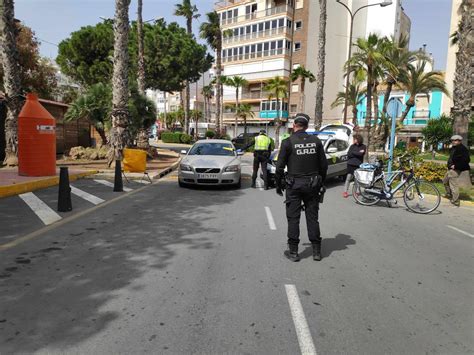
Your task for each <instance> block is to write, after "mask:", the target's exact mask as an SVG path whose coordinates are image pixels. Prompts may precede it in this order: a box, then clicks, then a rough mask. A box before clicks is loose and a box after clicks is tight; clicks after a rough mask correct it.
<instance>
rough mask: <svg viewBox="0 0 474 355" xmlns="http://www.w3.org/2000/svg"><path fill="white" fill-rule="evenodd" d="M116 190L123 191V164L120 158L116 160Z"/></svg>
mask: <svg viewBox="0 0 474 355" xmlns="http://www.w3.org/2000/svg"><path fill="white" fill-rule="evenodd" d="M114 192H123V181H122V165H121V163H120V160H116V161H115V179H114Z"/></svg>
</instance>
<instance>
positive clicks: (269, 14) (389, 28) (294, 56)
mask: <svg viewBox="0 0 474 355" xmlns="http://www.w3.org/2000/svg"><path fill="white" fill-rule="evenodd" d="M345 3H346V4H347V5H348V6H349V8H351V9H352V10H353V11H355V10H357V9H358V8H359V7H360V6H365V5H368V4H373V3H380V1H375V0H348V1H346V2H345ZM215 9H216V11H217V12H218V14H219V16H220V19H221V25H222V30H223V33H224V38H223V50H222V62H223V75H225V76H230V77H231V76H234V75H238V76H242V77H244V78H245V79H246V80H247V81H248V82H249V85H248V86H246V87H244V88H242V89H241V90H240V91H239V97H240V101H241V102H242V103H247V104H249V105H251V108H252V111H253V117H250V118H248V119H247V122H248V123H249V124H250V126H249V131H255V130H258V129H260V128H261V127H262V126H265V127H267V129H268V130H269V131H270V134H273V128H272V127H273V123H274V120H275V118H276V117H277V115H279V117H281V118H282V121H283V122H284V125H285V127H284V128H283V129H282V130H281V134H282V133H284V132H285V131H286V130H288V129H291V128H292V119H291V118H292V117H294V115H295V114H296V113H297V112H304V113H306V114H308V115H310V116H311V117H313V116H314V108H315V96H316V84H315V83H309V82H308V81H307V80H306V83H305V92H304V93H303V92H301V89H302V87H301V82H300V80H297V81H295V82H289V78H290V73H291V71H292V70H293V69H295V68H297V67H298V66H304V67H305V68H306V69H308V70H310V71H311V72H312V73H314V74H316V73H317V69H318V68H317V56H318V35H319V2H318V1H310V0H227V1H224V2H219V3H217V4H216V5H215ZM374 9H376V10H374ZM349 30H350V16H349V15H348V12H347V10H345V9H344V8H343V7H342V6H341V5H340V4H338V3H337V2H336V1H328V2H327V27H326V63H325V72H326V74H325V87H324V102H323V119H324V121H325V122H328V123H330V122H337V121H341V119H342V111H341V108H335V109H332V108H331V103H332V102H333V101H334V99H335V97H336V95H337V93H338V92H339V91H342V90H343V88H344V76H343V74H344V73H343V67H344V63H345V62H346V60H347V54H348V46H349ZM409 30H410V20H409V18H408V17H407V16H406V14H405V13H404V12H403V8H402V6H401V1H400V0H395V1H393V4H392V5H390V6H386V7H380V6H371V7H369V8H367V9H366V10H362V11H361V12H360V13H358V15H357V16H356V20H355V21H354V33H353V39H355V38H357V37H366V35H367V34H368V33H374V32H375V33H378V34H380V35H384V36H385V35H387V36H395V37H399V36H401V35H405V36H407V35H409ZM275 76H279V77H281V78H283V79H285V80H287V81H288V98H286V99H284V100H282V102H280V104H279V107H277V102H276V100H275V99H274V98H273V99H270V98H269V93H268V92H266V91H265V85H266V83H267V82H268V80H269V79H271V78H273V77H275ZM302 95H304V102H302V100H301V96H302ZM223 96H224V114H223V117H224V124H225V125H226V126H232V125H234V122H235V101H236V95H235V89H234V88H231V87H227V86H224V95H223ZM238 124H239V126H241V124H242V122H240V121H239V123H238ZM231 131H233V129H230V130H229V129H228V132H229V133H231ZM240 132H242V127H239V130H238V133H240Z"/></svg>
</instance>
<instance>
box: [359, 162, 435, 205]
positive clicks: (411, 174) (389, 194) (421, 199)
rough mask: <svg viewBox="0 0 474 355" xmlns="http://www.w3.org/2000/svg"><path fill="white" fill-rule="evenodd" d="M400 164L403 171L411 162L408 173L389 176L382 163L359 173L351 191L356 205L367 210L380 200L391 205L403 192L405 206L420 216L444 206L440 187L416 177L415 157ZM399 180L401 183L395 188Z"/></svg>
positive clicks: (403, 171) (396, 173)
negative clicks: (365, 207) (400, 192)
mask: <svg viewBox="0 0 474 355" xmlns="http://www.w3.org/2000/svg"><path fill="white" fill-rule="evenodd" d="M398 161H399V163H400V167H402V166H403V164H404V163H405V162H408V163H409V169H408V170H406V169H403V168H401V169H400V170H396V171H393V172H392V173H391V174H390V176H388V173H385V172H384V171H383V164H382V162H380V161H379V162H377V163H375V164H369V165H371V167H370V168H365V169H364V168H362V169H361V168H359V169H357V170H356V171H355V179H354V186H353V188H352V196H353V197H354V199H355V201H356V202H357V203H359V204H361V205H364V206H372V205H375V204H377V203H378V202H380V201H381V200H386V201H387V202H388V203H389V205H390V201H391V200H392V199H393V198H394V196H395V194H396V193H397V192H398V191H400V190H401V189H403V188H404V192H403V202H404V203H405V206H406V207H407V208H408V209H409V210H410V211H412V212H414V213H420V214H428V213H431V212H433V211H435V210H436V209H437V208H438V206H439V204H440V203H441V194H440V192H439V190H438V189H437V187H436V186H435V185H433V184H432V183H429V182H427V181H424V180H422V179H420V178H418V177H416V176H415V171H414V164H413V158H412V157H410V158H408V159H406V160H403V159H400V158H399V159H398ZM358 172H359V173H358ZM398 178H399V179H400V182H399V183H398V184H397V185H396V186H393V184H394V183H395V180H397V179H398ZM427 195H430V196H427Z"/></svg>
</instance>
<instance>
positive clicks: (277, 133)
mask: <svg viewBox="0 0 474 355" xmlns="http://www.w3.org/2000/svg"><path fill="white" fill-rule="evenodd" d="M276 104H277V107H276V108H277V116H276V120H275V123H276V129H275V149H278V148H279V147H280V128H281V124H280V99H279V98H278V95H277V97H276Z"/></svg>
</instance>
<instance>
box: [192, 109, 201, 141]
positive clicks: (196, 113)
mask: <svg viewBox="0 0 474 355" xmlns="http://www.w3.org/2000/svg"><path fill="white" fill-rule="evenodd" d="M190 113H191V116H192V117H193V118H194V127H195V129H194V131H195V132H194V137H195V138H196V140H197V139H198V123H199V119H201V118H202V112H201V111H200V110H198V109H194V110H191V111H190Z"/></svg>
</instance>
